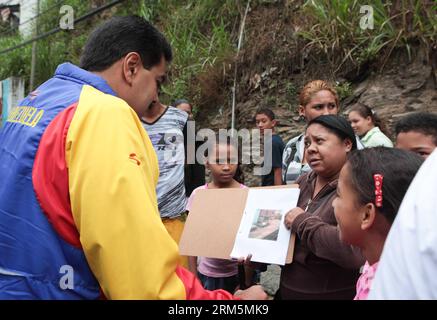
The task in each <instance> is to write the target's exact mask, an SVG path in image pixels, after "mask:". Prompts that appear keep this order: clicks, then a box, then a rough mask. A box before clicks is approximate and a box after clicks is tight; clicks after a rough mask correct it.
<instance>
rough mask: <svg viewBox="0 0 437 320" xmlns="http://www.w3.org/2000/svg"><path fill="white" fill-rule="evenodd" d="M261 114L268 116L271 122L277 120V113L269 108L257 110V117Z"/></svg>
mask: <svg viewBox="0 0 437 320" xmlns="http://www.w3.org/2000/svg"><path fill="white" fill-rule="evenodd" d="M259 114H264V115H266V116H267V117H268V118H269V119H270V121H271V120H275V113H274V112H273V111H272V110H271V109H269V108H260V109H258V110H256V113H255V117H256V116H257V115H259Z"/></svg>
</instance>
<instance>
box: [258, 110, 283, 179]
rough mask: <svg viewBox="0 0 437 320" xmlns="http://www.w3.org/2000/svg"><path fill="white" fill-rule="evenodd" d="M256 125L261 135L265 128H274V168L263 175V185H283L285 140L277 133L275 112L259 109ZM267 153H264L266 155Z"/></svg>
mask: <svg viewBox="0 0 437 320" xmlns="http://www.w3.org/2000/svg"><path fill="white" fill-rule="evenodd" d="M255 123H256V127H257V128H258V129H259V130H260V132H261V135H263V134H264V130H266V129H271V130H272V170H271V171H270V172H269V173H268V174H266V175H264V176H262V178H261V185H262V186H278V185H282V153H283V152H284V142H283V141H282V139H281V137H280V136H278V135H277V134H275V126H276V120H275V114H274V113H273V111H272V110H270V109H267V108H261V109H259V110H258V111H257V112H256V114H255ZM266 156H267V155H264V157H266Z"/></svg>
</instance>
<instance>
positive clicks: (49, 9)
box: [0, 0, 63, 36]
mask: <svg viewBox="0 0 437 320" xmlns="http://www.w3.org/2000/svg"><path fill="white" fill-rule="evenodd" d="M61 2H63V1H62V0H59V1H58V2H57V3H56V4H54V5H53V6H51V7H49V8H47V9H46V10H44V11H42V12H40V13H38V14H37V15H35V16H33V17H32V18H30V19H28V20H26V21H24V22H22V23H20V24H19V25H18V26H17V27H18V28H19V27H20V26H23V25H25V24H27V23H29V22H31V21H33V20H35V19H36V18H38V17H40V16H42V15H44V14H46V13H47V12H49V11H51V10H53V9H54V8H56V7H57V6H59V5H60V4H61ZM15 30H16V28H10V29H8V30H6V31H4V32H2V33H0V36H2V35H4V34H8V33H12V32H13V31H15Z"/></svg>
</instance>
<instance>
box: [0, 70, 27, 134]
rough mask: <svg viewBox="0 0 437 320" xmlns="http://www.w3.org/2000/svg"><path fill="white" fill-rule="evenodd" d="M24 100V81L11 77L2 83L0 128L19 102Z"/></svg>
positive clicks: (0, 84) (0, 89) (0, 88)
mask: <svg viewBox="0 0 437 320" xmlns="http://www.w3.org/2000/svg"><path fill="white" fill-rule="evenodd" d="M23 98H24V79H21V78H17V77H11V78H7V79H5V80H3V81H0V100H1V102H2V115H1V119H0V127H1V126H3V124H4V123H5V122H6V119H7V118H8V114H9V112H10V110H11V109H12V108H13V107H16V106H17V105H18V102H19V101H20V100H21V99H23Z"/></svg>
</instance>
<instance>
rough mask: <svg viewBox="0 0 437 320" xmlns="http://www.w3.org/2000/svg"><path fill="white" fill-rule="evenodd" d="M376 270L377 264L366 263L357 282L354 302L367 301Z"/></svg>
mask: <svg viewBox="0 0 437 320" xmlns="http://www.w3.org/2000/svg"><path fill="white" fill-rule="evenodd" d="M377 268H378V262H375V263H374V264H372V265H369V262H367V261H366V264H365V265H364V267H363V273H362V274H361V276H360V278H359V279H358V281H357V294H356V296H355V298H354V300H367V296H368V294H369V290H370V287H371V286H372V281H373V278H374V277H375V273H376V269H377Z"/></svg>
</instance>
